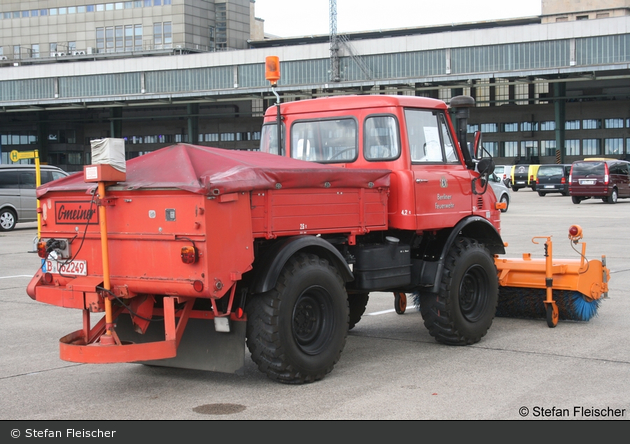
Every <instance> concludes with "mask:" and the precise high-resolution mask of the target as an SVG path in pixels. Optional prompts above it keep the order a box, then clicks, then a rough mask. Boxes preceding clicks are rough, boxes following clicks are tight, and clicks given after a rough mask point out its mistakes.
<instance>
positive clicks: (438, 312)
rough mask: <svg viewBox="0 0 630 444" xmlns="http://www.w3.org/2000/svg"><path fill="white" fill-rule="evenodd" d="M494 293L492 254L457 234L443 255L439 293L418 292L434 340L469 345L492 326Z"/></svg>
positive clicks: (496, 280)
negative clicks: (443, 261) (457, 236)
mask: <svg viewBox="0 0 630 444" xmlns="http://www.w3.org/2000/svg"><path fill="white" fill-rule="evenodd" d="M498 294H499V282H498V278H497V269H496V266H495V265H494V258H493V256H492V254H491V253H490V252H489V251H488V249H487V248H486V247H485V246H483V245H482V244H479V243H478V242H477V241H475V240H473V239H469V238H465V237H460V238H458V239H457V240H456V241H455V242H454V244H453V245H452V246H451V249H450V250H449V252H448V255H447V257H446V260H445V263H444V271H443V273H442V279H441V282H440V289H439V293H438V294H427V293H425V294H423V295H421V297H420V313H421V314H422V319H424V325H425V327H427V329H428V330H429V334H431V336H433V337H434V338H435V339H436V340H437V341H438V342H441V343H443V344H448V345H470V344H474V343H476V342H479V341H480V340H481V338H482V337H483V336H485V335H486V333H487V332H488V329H489V328H490V326H491V325H492V321H493V320H494V315H495V313H496V310H497V303H498Z"/></svg>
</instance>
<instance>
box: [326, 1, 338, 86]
mask: <svg viewBox="0 0 630 444" xmlns="http://www.w3.org/2000/svg"><path fill="white" fill-rule="evenodd" d="M328 3H329V7H330V8H329V16H330V81H331V82H339V81H340V80H341V76H340V74H339V39H338V38H337V0H329V2H328Z"/></svg>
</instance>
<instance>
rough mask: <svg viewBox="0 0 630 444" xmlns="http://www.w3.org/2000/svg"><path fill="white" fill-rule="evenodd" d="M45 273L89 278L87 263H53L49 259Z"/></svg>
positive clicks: (61, 261) (60, 261) (62, 261)
mask: <svg viewBox="0 0 630 444" xmlns="http://www.w3.org/2000/svg"><path fill="white" fill-rule="evenodd" d="M44 273H54V274H61V275H64V274H66V275H71V276H87V261H70V262H66V261H64V260H58V261H56V260H55V261H53V260H50V259H47V260H46V262H45V264H44Z"/></svg>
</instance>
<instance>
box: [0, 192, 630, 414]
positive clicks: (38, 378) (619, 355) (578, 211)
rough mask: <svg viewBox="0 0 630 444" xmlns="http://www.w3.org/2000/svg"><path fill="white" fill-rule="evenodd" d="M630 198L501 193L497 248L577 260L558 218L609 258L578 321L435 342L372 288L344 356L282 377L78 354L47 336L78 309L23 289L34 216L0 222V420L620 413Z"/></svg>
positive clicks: (627, 368)
mask: <svg viewBox="0 0 630 444" xmlns="http://www.w3.org/2000/svg"><path fill="white" fill-rule="evenodd" d="M628 221H630V199H628V200H623V199H620V200H619V202H618V203H617V204H615V205H610V204H605V203H603V202H601V201H600V200H597V201H596V200H589V201H585V202H582V203H581V204H579V205H574V204H572V202H571V199H570V198H569V197H563V196H560V195H553V194H550V195H547V196H545V197H540V196H538V194H537V193H535V192H532V191H531V190H519V191H518V192H512V201H511V203H510V206H509V209H508V211H507V212H506V213H504V214H503V215H502V236H503V238H504V241H505V242H507V243H508V247H507V255H506V256H507V257H520V256H521V255H522V253H527V252H529V253H532V256H534V257H542V255H543V243H544V240H542V241H539V242H540V243H539V244H535V243H533V242H532V238H533V237H534V236H552V240H553V242H554V244H553V253H554V257H555V258H558V259H561V258H567V259H575V258H578V257H579V256H578V254H577V252H576V251H574V250H573V249H572V248H571V244H570V242H569V240H568V237H567V235H568V229H569V227H570V226H571V225H572V224H579V225H581V227H582V228H583V232H584V242H586V244H587V249H586V255H587V257H588V258H589V259H600V258H601V256H602V255H605V256H606V261H607V265H608V267H609V268H610V270H611V281H610V292H609V298H608V299H606V300H604V301H603V302H602V305H601V307H600V309H599V313H598V316H596V317H595V318H593V319H592V320H590V321H588V322H569V321H560V323H559V324H558V326H557V327H556V328H553V329H551V328H549V327H548V326H547V323H546V321H545V320H543V319H541V320H522V319H507V318H495V320H494V322H493V325H492V327H491V328H490V330H489V332H488V334H487V335H486V336H485V337H484V338H483V339H482V340H481V341H480V342H479V343H477V344H475V345H472V346H465V347H453V346H446V345H441V344H439V343H437V342H436V341H435V340H434V339H433V338H432V337H431V336H430V335H429V333H428V331H427V329H426V328H425V327H424V326H423V323H422V318H421V316H420V313H419V312H418V311H417V310H416V309H415V308H414V307H413V306H412V305H411V301H410V306H409V307H408V308H407V311H406V312H405V313H404V314H403V315H398V314H396V313H395V312H394V310H393V302H394V299H393V296H392V295H391V294H385V293H373V294H371V295H370V301H369V304H368V307H367V310H366V315H364V317H363V318H362V320H361V321H360V322H359V324H357V326H356V327H355V328H354V329H353V330H351V331H350V334H349V337H348V340H347V344H346V347H345V349H344V351H343V353H342V356H341V360H340V361H339V363H338V364H337V365H336V367H335V369H334V370H333V372H332V373H331V374H329V375H328V376H327V377H326V378H325V379H323V380H322V381H319V382H316V383H313V384H307V385H295V386H294V385H284V384H280V383H277V382H273V381H271V380H269V379H268V378H267V377H266V376H265V375H264V374H263V373H261V372H259V371H258V369H257V368H256V366H255V365H254V364H253V362H252V361H251V360H250V359H249V357H247V359H246V365H245V371H244V374H243V375H233V374H220V373H209V372H201V371H191V370H182V369H171V368H161V367H149V366H144V365H138V364H102V365H95V364H77V363H71V362H65V361H62V360H60V358H59V345H58V340H59V338H61V337H62V336H64V335H66V334H68V333H70V332H72V331H75V330H78V329H80V328H81V322H82V321H81V312H80V311H78V310H73V309H65V308H59V307H54V306H50V305H46V304H43V303H39V302H36V301H33V300H31V299H30V298H29V297H28V295H27V294H26V286H27V284H28V283H29V280H30V278H31V277H32V276H33V274H34V273H35V272H36V270H37V268H38V267H39V264H40V259H39V258H38V257H37V255H36V254H34V253H30V252H29V251H30V250H32V247H33V244H32V242H33V238H34V237H35V236H36V234H37V230H36V224H18V226H17V228H16V229H15V230H14V231H11V232H0V307H1V310H0V319H1V322H0V337H1V338H2V341H1V342H0V356H1V357H2V359H0V394H1V396H0V398H1V399H2V401H1V402H0V420H4V421H8V424H10V423H11V421H18V420H72V421H74V420H541V419H572V420H591V419H606V420H609V419H621V420H627V419H628V418H629V417H630V416H629V415H630V385H629V384H628V379H627V378H628V375H629V374H630V341H629V340H628V339H627V338H628V331H630V290H628V289H629V288H630V241H629V239H628V236H629V235H630V230H629V229H628V223H629V222H628Z"/></svg>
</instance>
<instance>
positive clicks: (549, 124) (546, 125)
mask: <svg viewBox="0 0 630 444" xmlns="http://www.w3.org/2000/svg"><path fill="white" fill-rule="evenodd" d="M555 129H556V122H555V121H553V120H546V121H544V122H540V130H541V131H554V130H555Z"/></svg>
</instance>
